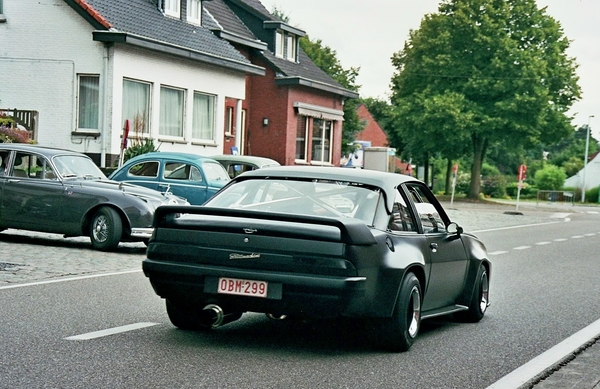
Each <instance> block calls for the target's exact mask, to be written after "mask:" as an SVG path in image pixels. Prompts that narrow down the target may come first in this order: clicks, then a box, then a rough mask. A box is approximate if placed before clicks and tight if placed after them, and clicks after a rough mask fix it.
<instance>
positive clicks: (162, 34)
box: [65, 0, 252, 70]
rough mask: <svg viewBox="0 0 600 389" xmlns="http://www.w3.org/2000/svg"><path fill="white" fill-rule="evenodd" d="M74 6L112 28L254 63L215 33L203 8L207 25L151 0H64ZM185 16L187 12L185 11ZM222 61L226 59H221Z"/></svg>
mask: <svg viewBox="0 0 600 389" xmlns="http://www.w3.org/2000/svg"><path fill="white" fill-rule="evenodd" d="M65 1H66V2H67V3H69V4H70V5H71V6H73V7H74V8H75V7H77V6H79V7H81V8H83V9H84V10H85V11H86V12H87V13H88V14H90V15H91V16H92V17H93V18H94V19H96V20H98V17H100V18H101V19H102V20H104V21H106V22H107V23H110V26H111V28H110V29H108V28H107V26H106V25H105V24H102V27H103V28H100V27H98V26H96V27H97V28H98V29H105V30H107V31H110V32H115V33H124V34H131V35H133V36H136V37H141V38H145V39H148V40H150V41H153V42H157V43H159V45H160V44H164V45H167V46H173V47H177V48H180V49H184V50H190V51H193V52H198V53H202V54H204V55H208V56H212V57H217V58H219V59H220V60H224V61H225V62H230V63H231V66H232V67H235V64H238V65H245V66H242V69H241V70H248V69H251V67H252V65H251V63H250V61H249V60H248V59H246V57H244V56H243V55H242V54H241V53H240V52H239V51H237V50H236V49H235V48H234V47H233V46H232V45H231V44H230V43H229V42H227V41H226V40H224V39H220V38H219V37H217V36H215V35H214V34H213V33H212V32H211V31H210V27H216V23H214V22H213V24H212V25H211V22H210V20H212V18H211V16H210V14H208V13H207V12H206V10H203V20H205V21H207V22H206V23H205V25H203V26H199V25H195V24H192V23H187V22H186V21H184V20H181V19H178V18H173V17H170V16H166V15H164V14H163V13H162V12H161V11H160V10H159V9H158V6H157V5H156V3H155V2H153V1H150V0H127V1H122V0H65ZM184 17H185V15H184ZM221 63H223V62H221Z"/></svg>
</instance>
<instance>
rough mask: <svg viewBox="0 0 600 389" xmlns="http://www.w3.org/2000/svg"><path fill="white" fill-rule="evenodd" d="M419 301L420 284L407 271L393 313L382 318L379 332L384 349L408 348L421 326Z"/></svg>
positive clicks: (400, 350)
mask: <svg viewBox="0 0 600 389" xmlns="http://www.w3.org/2000/svg"><path fill="white" fill-rule="evenodd" d="M421 302H422V294H421V284H420V283H419V280H418V279H417V277H416V276H415V275H414V274H413V273H408V274H407V275H406V276H405V277H404V279H403V280H402V285H401V286H400V292H399V294H398V298H397V300H396V306H395V307H394V313H393V315H392V317H391V318H389V319H384V320H385V322H384V325H383V334H381V333H380V334H379V340H380V342H381V343H380V344H381V346H382V347H383V348H384V349H387V350H389V351H394V352H404V351H408V350H409V349H410V347H411V346H412V345H413V342H414V340H415V338H416V337H417V334H418V333H419V328H420V327H421ZM382 335H383V336H382Z"/></svg>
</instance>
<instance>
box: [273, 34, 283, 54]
mask: <svg viewBox="0 0 600 389" xmlns="http://www.w3.org/2000/svg"><path fill="white" fill-rule="evenodd" d="M284 47H285V34H284V33H283V30H276V31H275V56H276V57H279V58H284V54H285V51H284Z"/></svg>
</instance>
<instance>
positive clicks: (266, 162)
mask: <svg viewBox="0 0 600 389" xmlns="http://www.w3.org/2000/svg"><path fill="white" fill-rule="evenodd" d="M211 158H213V159H216V160H217V161H219V162H230V163H236V162H238V163H250V164H254V165H256V166H259V167H261V166H279V162H277V161H275V160H274V159H271V158H266V157H259V156H256V155H237V154H221V155H211Z"/></svg>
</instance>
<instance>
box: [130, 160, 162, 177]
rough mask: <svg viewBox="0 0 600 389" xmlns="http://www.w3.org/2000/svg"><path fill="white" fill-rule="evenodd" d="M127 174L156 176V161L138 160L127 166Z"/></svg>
mask: <svg viewBox="0 0 600 389" xmlns="http://www.w3.org/2000/svg"><path fill="white" fill-rule="evenodd" d="M127 174H128V175H130V176H141V177H158V162H157V161H149V162H140V163H136V164H135V165H133V166H132V167H130V168H129V170H128V171H127Z"/></svg>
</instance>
